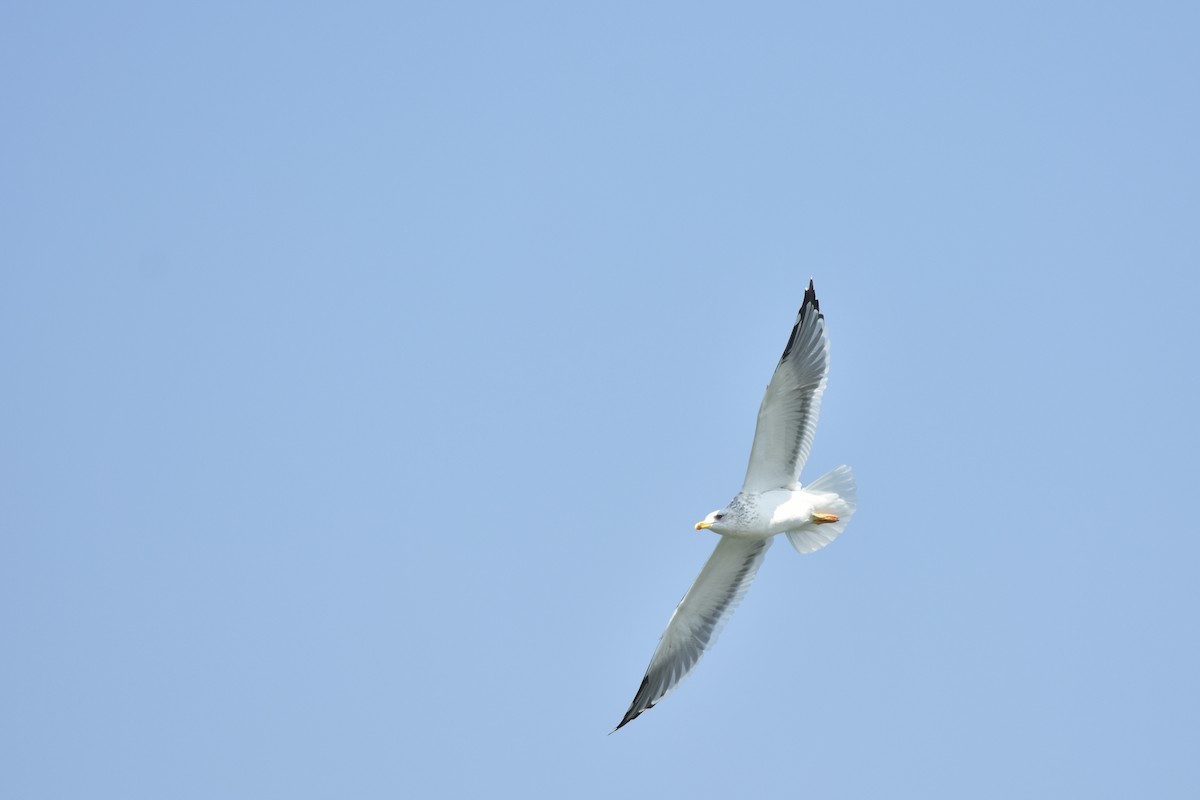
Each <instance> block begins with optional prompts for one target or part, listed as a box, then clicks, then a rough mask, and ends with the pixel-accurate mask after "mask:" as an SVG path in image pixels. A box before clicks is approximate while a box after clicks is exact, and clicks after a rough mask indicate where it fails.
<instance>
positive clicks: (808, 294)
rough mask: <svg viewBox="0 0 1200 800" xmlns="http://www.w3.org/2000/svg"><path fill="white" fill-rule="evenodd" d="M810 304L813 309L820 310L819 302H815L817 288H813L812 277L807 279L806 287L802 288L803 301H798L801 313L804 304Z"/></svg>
mask: <svg viewBox="0 0 1200 800" xmlns="http://www.w3.org/2000/svg"><path fill="white" fill-rule="evenodd" d="M810 305H811V306H812V307H813V311H820V310H821V304H820V303H819V302H817V290H816V289H814V288H813V279H812V278H809V279H808V288H807V289H805V290H804V301H803V302H802V303H800V312H801V313H803V312H804V309H805V307H806V306H810Z"/></svg>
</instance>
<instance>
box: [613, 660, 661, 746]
mask: <svg viewBox="0 0 1200 800" xmlns="http://www.w3.org/2000/svg"><path fill="white" fill-rule="evenodd" d="M648 683H650V676H649V675H647V676H646V677H644V678H642V685H641V686H639V687H638V690H637V694H635V695H634V696H633V702H632V703H630V704H629V710H628V711H626V712H625V716H624V717H622V718H621V724H620V725H618V726H617V727H615V728H613V729H612V730H611V731H609V732H608V735H609V736H612V735H613V734H614V733H616V732H617V731H619V730H621V728H624V727H625V726H626V725H628V724H629V723H631V722H633V721H634V720H635V719H637V718H638V717H640V716H641V715H642V714H644V713H646V712H647V711H649V710H650V709H652V708H654V703H647V704H646V707H645V708H642V709H638V710H637V711H635V710H634V709H636V708H637V705H638V698H639V697H641V696H642V692H644V691H646V685H647V684H648Z"/></svg>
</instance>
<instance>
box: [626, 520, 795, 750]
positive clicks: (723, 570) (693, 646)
mask: <svg viewBox="0 0 1200 800" xmlns="http://www.w3.org/2000/svg"><path fill="white" fill-rule="evenodd" d="M771 541H772V539H733V538H730V537H722V538H721V541H720V542H719V543H718V544H717V548H716V549H715V550H713V554H712V555H711V556H709V557H708V562H707V563H705V565H704V569H702V570H700V577H698V578H696V582H695V583H693V584H692V588H691V589H688V592H687V594H685V595H684V596H683V600H681V601H679V606H678V607H677V608H676V609H675V613H674V614H672V615H671V621H670V622H668V623H667V629H666V631H664V632H663V635H662V639H660V640H659V642H658V649H657V650H655V651H654V657H653V658H651V659H650V666H649V667H648V668H647V669H646V677H644V678H642V685H641V686H640V687H638V691H637V694H636V695H635V696H634V698H633V702H632V703H631V704H630V705H629V710H628V711H626V712H625V717H624V718H623V719H622V720H621V724H620V725H618V726H617V727H616V728H614V731H616V730H620V729H621V727H622V726H624V725H626V724H628V723H630V722H632V721H633V720H635V719H637V717H638V715H639V714H641V713H642V712H643V711H645V710H646V709H648V708H653V707H654V704H655V703H657V702H658V701H659V700H661V699H663V698H664V697H666V696H667V694H668V693H669V692H670V691H671V690H672V689H674V688H675V687H676V686H677V685H679V682H680V681H681V680H683V679H684V677H685V676H686V675H687V674H688V673H689V672H691V671H692V668H693V667H695V666H696V662H698V661H699V660H700V656H702V655H704V651H705V650H707V649H708V648H709V646H711V645H712V643H713V642H715V641H716V639H717V635H718V634H719V633H720V632H721V629H722V628H723V627H725V623H726V622H727V621H728V620H729V616H730V615H731V614H733V610H734V609H735V608H737V606H738V603H740V602H742V598H743V597H745V596H746V592H747V590H749V588H750V584H751V583H753V582H754V576H755V575H756V574H757V573H758V568H759V566H761V565H762V561H763V556H764V555H766V553H767V548H768V547H770V546H771Z"/></svg>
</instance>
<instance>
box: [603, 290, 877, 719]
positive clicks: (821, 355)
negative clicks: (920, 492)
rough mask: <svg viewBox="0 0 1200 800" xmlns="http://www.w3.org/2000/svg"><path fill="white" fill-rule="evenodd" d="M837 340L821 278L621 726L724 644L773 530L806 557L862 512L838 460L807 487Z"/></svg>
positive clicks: (705, 526)
mask: <svg viewBox="0 0 1200 800" xmlns="http://www.w3.org/2000/svg"><path fill="white" fill-rule="evenodd" d="M828 370H829V339H828V337H827V336H826V334H825V316H824V315H823V314H822V313H821V307H820V305H819V304H818V303H817V293H816V291H815V290H814V289H813V282H812V280H811V279H809V281H808V289H807V290H806V291H805V292H804V300H803V302H802V303H801V304H800V311H799V313H798V314H797V315H796V322H795V324H794V325H793V326H792V335H791V336H789V337H788V341H787V346H786V347H784V348H783V355H782V356H781V357H780V359H779V364H778V365H777V366H776V367H775V374H774V375H773V376H772V377H771V383H770V384H768V386H767V391H766V394H764V395H763V400H762V405H761V406H759V409H758V425H757V427H756V428H755V430H754V444H753V445H752V446H751V448H750V465H749V466H748V467H747V468H746V479H745V480H744V481H743V483H742V490H741V491H740V492H738V494H737V496H736V497H734V498H733V499H732V500H731V501H729V504H728V505H727V506H725V507H724V508H722V509H719V510H717V511H714V512H712V513H711V514H709V515H708V516H706V517H705V518H704V519H703V520H701V521H700V522H697V523H696V530H698V531H703V530H707V531H711V532H712V533H716V534H720V537H721V540H720V541H719V542H718V543H717V547H716V549H715V550H713V554H712V555H711V556H709V559H708V562H707V563H706V564H705V565H704V569H702V570H700V576H699V577H698V578H696V582H695V583H693V584H692V588H691V589H688V592H687V594H685V595H684V596H683V599H682V600H681V601H679V605H678V606H677V607H676V608H675V613H673V614H672V615H671V619H670V621H669V622H668V623H667V629H666V631H664V632H663V635H662V638H661V639H660V640H659V642H658V648H657V649H656V650H655V651H654V657H653V658H651V659H650V666H649V667H648V668H647V669H646V677H644V678H642V685H641V686H640V687H638V690H637V694H636V695H634V698H633V702H632V703H631V704H630V705H629V710H628V711H626V712H625V716H624V718H623V719H622V720H621V724H620V725H617V727H616V728H614V729H613V732H614V733H615V732H616V731H618V730H620V729H621V728H622V727H624V726H625V725H627V724H629V723H630V722H632V721H633V720H635V719H637V718H638V716H639V715H641V714H642V713H643V712H644V711H646V710H647V709H650V708H653V707H654V705H655V704H656V703H657V702H658V701H660V700H662V699H663V698H664V697H666V696H667V694H668V693H669V692H671V690H673V689H674V688H675V687H676V686H678V685H679V682H680V681H682V680H683V679H684V677H685V676H687V674H688V673H689V672H691V671H692V669H693V668H694V667H695V666H696V663H697V662H698V661H699V660H700V656H702V655H704V652H705V651H706V650H707V649H708V648H709V647H710V646H711V645H712V644H713V642H714V641H716V638H717V635H718V634H719V633H720V632H721V629H722V628H723V627H724V626H725V623H726V622H728V620H729V617H730V615H731V614H733V611H734V609H735V608H737V606H738V604H739V603H740V602H741V601H742V598H743V597H745V596H746V592H747V591H748V590H749V588H750V584H751V583H752V582H753V581H754V576H755V574H756V573H757V572H758V568H759V566H761V565H762V562H763V556H765V555H766V553H767V548H769V547H770V546H771V542H772V541H773V540H774V538H775V536H777V535H778V534H780V533H783V534H786V535H787V538H788V541H790V542H791V543H792V547H794V548H795V549H796V550H797V551H799V552H800V553H803V554H808V553H814V552H816V551H817V550H820V549H821V548H822V547H824V546H825V545H827V544H829V543H830V542H832V541H833V540H834V539H836V538H837V536H838V534H840V533H841V532H842V531H843V530H845V528H846V524H847V523H848V522H849V521H850V517H851V515H852V514H853V513H854V506H855V488H854V473H853V472H852V471H851V469H850V468H849V467H847V466H840V467H837V468H836V469H833V470H831V471H830V472H828V473H826V474H825V475H823V476H821V477H820V478H817V479H816V480H815V481H813V482H812V483H810V484H809V485H808V486H805V487H801V485H800V481H799V477H800V470H801V469H802V468H803V467H804V462H805V461H806V460H808V451H809V448H810V447H811V446H812V440H813V433H814V431H815V430H816V428H817V412H818V411H819V410H820V406H821V395H822V393H824V391H825V381H826V373H827V372H828Z"/></svg>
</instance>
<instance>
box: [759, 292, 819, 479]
mask: <svg viewBox="0 0 1200 800" xmlns="http://www.w3.org/2000/svg"><path fill="white" fill-rule="evenodd" d="M828 371H829V340H828V338H826V336H825V316H824V315H823V314H822V313H821V306H820V304H818V303H817V293H816V291H814V290H813V283H812V281H811V280H809V282H808V289H807V290H806V291H805V292H804V302H803V303H802V304H801V305H800V312H799V313H798V314H797V315H796V324H795V325H793V326H792V335H791V336H790V337H789V338H788V343H787V347H785V348H784V349H783V356H781V357H780V359H779V365H778V366H776V367H775V374H774V376H772V378H771V383H770V384H769V385H768V386H767V391H766V394H764V395H763V400H762V405H761V406H759V408H758V426H757V427H756V428H755V429H754V445H753V447H751V448H750V465H749V466H748V467H747V468H746V480H745V482H744V483H743V484H742V491H743V492H765V491H768V490H770V489H778V488H780V487H783V486H793V485H795V483H796V481H797V480H799V477H800V470H801V469H802V468H803V467H804V462H805V461H807V460H808V450H809V448H810V447H812V440H813V433H814V432H815V431H816V429H817V413H818V412H819V411H820V409H821V395H822V393H824V391H825V375H826V373H827V372H828Z"/></svg>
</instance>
